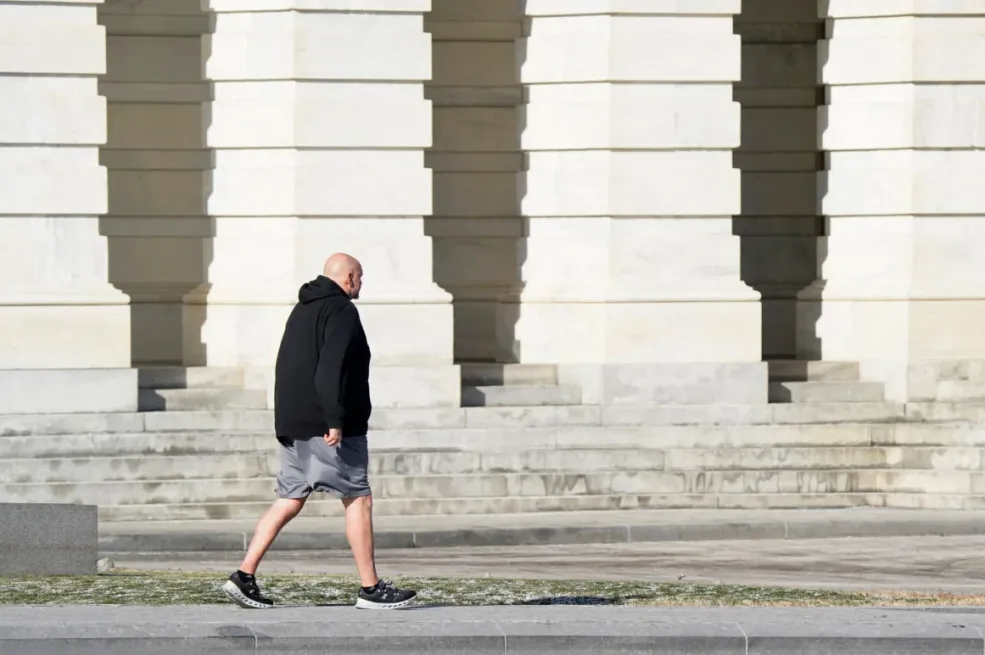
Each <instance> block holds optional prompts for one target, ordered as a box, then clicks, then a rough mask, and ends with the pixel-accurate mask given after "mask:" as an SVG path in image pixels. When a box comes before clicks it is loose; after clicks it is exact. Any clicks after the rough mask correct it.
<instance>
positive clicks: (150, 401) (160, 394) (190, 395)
mask: <svg viewBox="0 0 985 655" xmlns="http://www.w3.org/2000/svg"><path fill="white" fill-rule="evenodd" d="M138 404H139V408H140V411H143V412H157V411H185V412H189V411H203V410H204V411H228V410H237V409H258V410H262V409H267V392H266V390H264V389H141V390H140V393H139V396H138Z"/></svg>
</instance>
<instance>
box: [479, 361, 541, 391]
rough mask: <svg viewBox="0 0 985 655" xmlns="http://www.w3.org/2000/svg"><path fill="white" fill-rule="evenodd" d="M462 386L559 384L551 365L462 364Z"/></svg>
mask: <svg viewBox="0 0 985 655" xmlns="http://www.w3.org/2000/svg"><path fill="white" fill-rule="evenodd" d="M461 371H462V386H473V387H481V386H491V385H499V386H513V385H517V386H522V385H546V386H552V385H556V384H557V383H558V377H557V367H556V366H553V365H550V364H491V363H484V362H467V363H464V364H461Z"/></svg>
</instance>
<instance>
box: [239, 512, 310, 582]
mask: <svg viewBox="0 0 985 655" xmlns="http://www.w3.org/2000/svg"><path fill="white" fill-rule="evenodd" d="M304 501H305V499H304V498H297V499H295V498H279V499H277V501H276V502H275V503H274V504H273V505H271V506H270V509H268V510H267V512H266V514H264V515H263V518H261V519H260V522H259V523H257V527H256V530H255V531H254V532H253V539H252V541H250V547H249V549H247V551H246V557H244V558H243V563H242V564H240V567H239V570H240V571H242V572H243V573H249V574H250V575H256V572H257V567H258V566H260V560H261V559H263V556H264V555H266V554H267V550H269V549H270V544H272V543H274V539H276V538H277V535H278V534H280V531H281V530H282V529H283V528H284V526H285V525H287V524H288V523H289V522H290V521H291V519H293V518H294V517H295V516H297V515H298V512H300V511H301V508H302V507H304Z"/></svg>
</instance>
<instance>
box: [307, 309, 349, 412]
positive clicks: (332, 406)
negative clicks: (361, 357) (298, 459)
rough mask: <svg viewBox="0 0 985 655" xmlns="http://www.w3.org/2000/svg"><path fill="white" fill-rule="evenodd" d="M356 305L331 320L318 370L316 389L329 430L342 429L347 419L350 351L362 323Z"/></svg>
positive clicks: (327, 326)
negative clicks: (345, 383)
mask: <svg viewBox="0 0 985 655" xmlns="http://www.w3.org/2000/svg"><path fill="white" fill-rule="evenodd" d="M357 317H358V314H357V313H356V308H355V307H354V306H352V305H348V306H347V307H345V308H344V309H343V310H342V311H340V312H339V313H337V314H335V315H334V316H332V317H330V318H329V319H328V323H327V324H326V326H325V334H324V335H323V342H322V348H321V355H320V356H319V359H318V368H317V369H316V371H315V390H316V391H317V393H318V401H319V403H320V404H321V407H322V411H323V412H324V413H325V422H326V424H327V425H328V427H329V429H331V428H336V429H342V423H343V422H344V420H345V407H344V405H343V397H342V396H343V385H342V380H343V378H344V376H345V366H346V353H347V352H348V350H349V344H350V343H352V337H353V335H354V334H355V332H356V325H357V323H358V320H359V319H358V318H357Z"/></svg>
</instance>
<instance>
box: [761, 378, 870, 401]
mask: <svg viewBox="0 0 985 655" xmlns="http://www.w3.org/2000/svg"><path fill="white" fill-rule="evenodd" d="M884 395H885V390H884V389H883V386H882V384H879V383H878V382H771V383H770V386H769V396H770V401H771V402H777V403H784V402H793V403H834V402H842V403H848V402H856V403H857V402H863V403H873V402H874V403H878V402H881V401H882V400H883V399H884Z"/></svg>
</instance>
